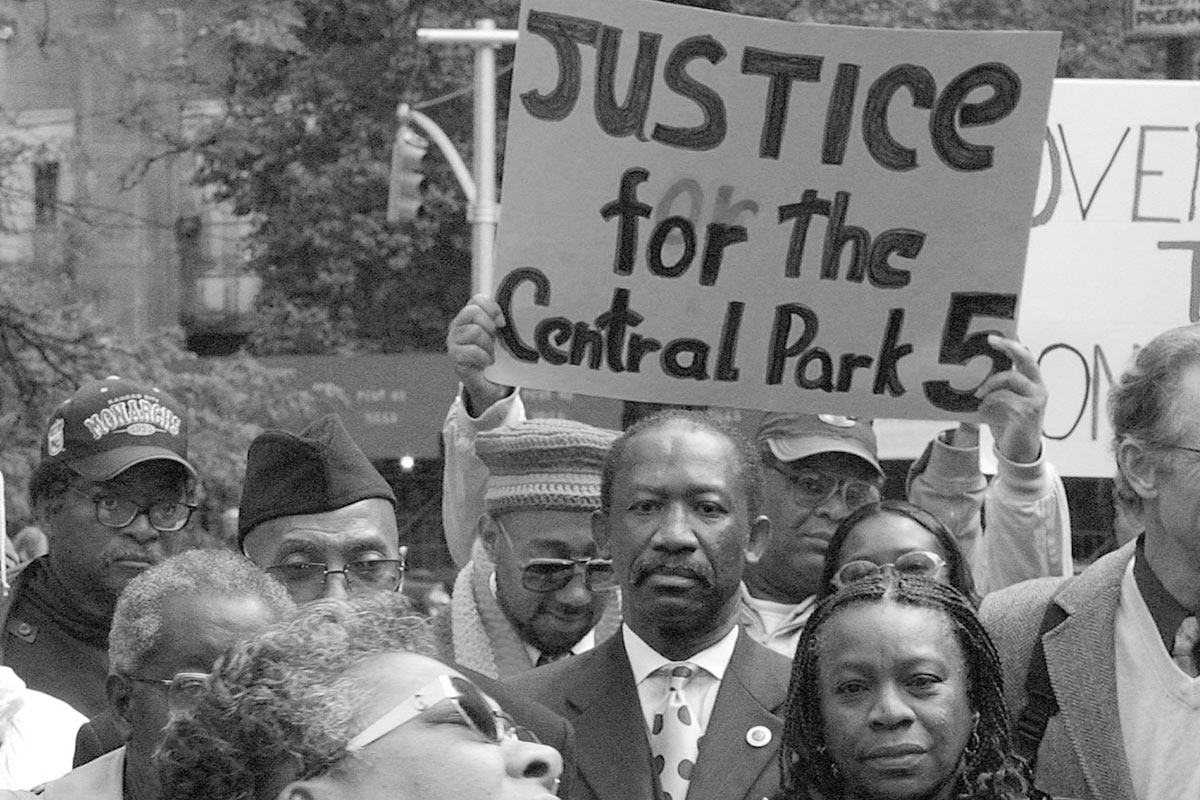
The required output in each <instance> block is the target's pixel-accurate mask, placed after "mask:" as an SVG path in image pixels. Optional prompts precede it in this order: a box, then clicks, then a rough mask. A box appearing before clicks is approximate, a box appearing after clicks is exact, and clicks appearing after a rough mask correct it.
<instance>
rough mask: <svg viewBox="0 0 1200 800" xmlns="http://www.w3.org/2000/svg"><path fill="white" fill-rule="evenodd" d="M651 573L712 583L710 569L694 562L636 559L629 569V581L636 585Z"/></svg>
mask: <svg viewBox="0 0 1200 800" xmlns="http://www.w3.org/2000/svg"><path fill="white" fill-rule="evenodd" d="M651 575H672V576H675V577H679V578H690V579H691V580H694V581H698V582H699V583H702V584H705V585H710V584H712V573H711V571H710V570H708V569H706V568H704V567H702V566H700V565H694V564H686V563H684V564H671V563H663V562H661V561H655V560H645V561H636V562H634V564H633V567H632V568H631V569H630V570H629V577H630V582H631V583H632V584H633V585H634V586H636V585H638V584H639V583H641V582H642V581H644V580H646V578H648V577H650V576H651Z"/></svg>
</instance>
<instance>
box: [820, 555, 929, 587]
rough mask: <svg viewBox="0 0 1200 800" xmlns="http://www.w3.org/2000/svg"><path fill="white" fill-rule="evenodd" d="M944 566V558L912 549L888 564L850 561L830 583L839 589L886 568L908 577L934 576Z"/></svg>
mask: <svg viewBox="0 0 1200 800" xmlns="http://www.w3.org/2000/svg"><path fill="white" fill-rule="evenodd" d="M945 566H946V559H944V558H942V557H941V556H939V555H938V554H937V553H931V552H929V551H928V550H913V551H912V552H911V553H905V554H904V555H902V556H899V557H897V558H896V560H895V561H893V562H892V563H890V564H876V563H875V562H874V561H865V560H860V561H850V562H847V563H845V564H843V565H842V566H841V568H840V569H838V571H837V572H836V573H835V574H834V576H833V580H832V583H833V585H834V586H836V587H837V588H838V589H841V588H842V587H843V586H845V585H846V584H848V583H853V582H854V581H857V580H861V579H863V578H869V577H871V576H873V575H878V574H879V573H881V572H884V571H885V570H887V569H893V570H895V571H896V572H898V573H899V574H901V575H904V576H906V577H909V578H934V577H936V576H937V574H938V572H940V571H941V570H942V569H943V568H945Z"/></svg>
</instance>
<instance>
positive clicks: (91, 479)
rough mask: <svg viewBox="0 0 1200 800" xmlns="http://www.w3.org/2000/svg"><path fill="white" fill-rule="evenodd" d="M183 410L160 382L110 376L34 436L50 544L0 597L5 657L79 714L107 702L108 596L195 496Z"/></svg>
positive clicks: (83, 390) (171, 530)
mask: <svg viewBox="0 0 1200 800" xmlns="http://www.w3.org/2000/svg"><path fill="white" fill-rule="evenodd" d="M185 416H186V413H185V411H184V409H183V407H182V406H181V405H180V404H179V403H178V402H177V401H176V400H175V399H174V398H172V397H170V396H169V395H168V394H166V393H165V392H162V391H160V390H159V389H157V388H155V387H151V386H145V385H142V384H138V383H134V382H132V381H128V380H124V379H121V378H117V377H109V378H105V379H103V380H98V381H92V382H89V383H87V384H85V385H83V386H82V387H80V388H79V390H78V391H76V392H75V394H73V395H72V396H71V397H70V398H68V399H67V400H66V401H64V402H63V403H62V404H60V405H59V406H58V408H56V409H55V410H54V413H53V414H51V415H50V419H49V420H48V421H47V424H46V430H45V433H44V434H43V436H42V443H41V444H42V447H41V461H40V462H39V464H38V466H37V468H36V469H35V470H34V473H33V475H32V477H31V479H30V482H29V493H30V499H31V503H32V506H33V509H34V512H35V514H36V515H37V518H38V524H39V526H40V527H41V528H42V530H43V531H44V532H45V534H46V537H47V539H48V540H49V543H50V552H49V553H48V554H47V555H45V556H42V557H41V558H38V559H35V560H34V561H32V562H30V563H29V564H28V565H27V566H25V567H24V569H23V570H22V571H21V572H20V574H19V575H18V576H16V578H15V580H14V581H13V588H12V592H11V594H10V596H9V598H8V601H7V603H6V605H5V606H4V607H3V609H0V610H2V611H3V612H4V613H0V618H2V619H3V620H4V632H3V661H4V664H5V665H7V666H9V667H11V668H12V669H13V670H14V671H15V672H16V673H17V675H18V676H20V678H21V679H22V680H23V681H24V682H25V684H26V685H27V686H28V687H29V688H30V689H35V690H38V691H42V692H45V693H47V694H50V695H53V696H55V697H58V698H59V699H61V700H63V701H65V702H67V703H69V704H70V705H72V706H74V707H75V708H76V709H78V710H79V711H80V712H82V713H83V714H85V715H86V716H94V715H96V714H98V713H100V712H101V711H103V710H104V708H105V707H106V705H107V701H106V695H105V682H106V679H107V677H108V631H109V626H110V625H111V624H112V615H113V611H114V609H115V608H116V602H117V596H118V595H119V594H120V592H121V590H122V589H124V588H125V585H126V584H127V583H128V582H129V581H130V580H131V579H132V578H134V577H135V576H136V575H139V574H141V573H142V572H143V571H144V570H146V569H147V568H148V567H150V566H153V565H154V564H157V563H158V562H160V561H162V560H163V559H164V558H165V557H166V556H167V555H170V554H171V553H172V552H174V551H175V550H176V549H177V546H178V544H179V542H178V539H179V534H178V531H180V530H182V529H183V528H184V527H185V526H186V525H187V523H188V521H189V520H190V518H191V514H192V511H193V510H194V508H195V506H194V505H193V501H192V492H193V489H194V484H195V480H196V471H195V469H194V468H193V467H192V465H191V464H190V463H188V460H187V420H186V418H185Z"/></svg>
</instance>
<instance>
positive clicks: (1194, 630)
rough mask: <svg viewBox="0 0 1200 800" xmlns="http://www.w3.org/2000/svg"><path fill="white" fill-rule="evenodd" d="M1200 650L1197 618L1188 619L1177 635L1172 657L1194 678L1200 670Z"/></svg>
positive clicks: (1199, 631) (1199, 630) (1199, 629)
mask: <svg viewBox="0 0 1200 800" xmlns="http://www.w3.org/2000/svg"><path fill="white" fill-rule="evenodd" d="M1198 649H1200V625H1197V624H1196V618H1195V617H1188V618H1187V619H1185V620H1184V621H1183V624H1182V625H1180V626H1179V630H1178V631H1177V632H1176V634H1175V647H1174V649H1173V650H1172V651H1171V657H1172V658H1173V659H1175V663H1176V664H1178V665H1179V668H1180V669H1182V670H1183V671H1184V672H1186V673H1187V674H1188V675H1191V676H1192V677H1193V678H1195V677H1196V673H1197V670H1198V669H1200V663H1198V660H1200V654H1198V652H1197V651H1198Z"/></svg>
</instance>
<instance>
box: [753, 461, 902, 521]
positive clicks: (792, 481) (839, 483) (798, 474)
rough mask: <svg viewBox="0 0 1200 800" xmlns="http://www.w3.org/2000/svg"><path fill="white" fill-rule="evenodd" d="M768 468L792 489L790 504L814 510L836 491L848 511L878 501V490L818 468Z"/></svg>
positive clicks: (773, 466)
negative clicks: (785, 479)
mask: <svg viewBox="0 0 1200 800" xmlns="http://www.w3.org/2000/svg"><path fill="white" fill-rule="evenodd" d="M771 468H772V469H774V470H775V471H776V472H778V473H779V474H780V475H782V476H784V477H785V478H787V481H788V485H789V486H790V487H791V489H792V502H794V503H795V504H796V505H798V506H802V507H804V508H816V507H817V506H820V505H822V504H823V503H825V502H826V501H828V500H829V498H831V497H833V496H834V495H835V494H837V493H838V492H841V495H842V502H843V503H845V504H846V508H848V509H849V510H851V511H853V510H854V509H856V508H861V507H862V506H865V505H866V504H867V503H877V502H879V498H880V494H879V487H878V486H876V485H875V484H873V483H868V482H867V481H860V480H856V479H854V478H843V477H841V476H840V475H834V474H833V473H830V472H823V471H822V470H819V469H786V468H784V467H781V466H779V465H777V464H772V465H771Z"/></svg>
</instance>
